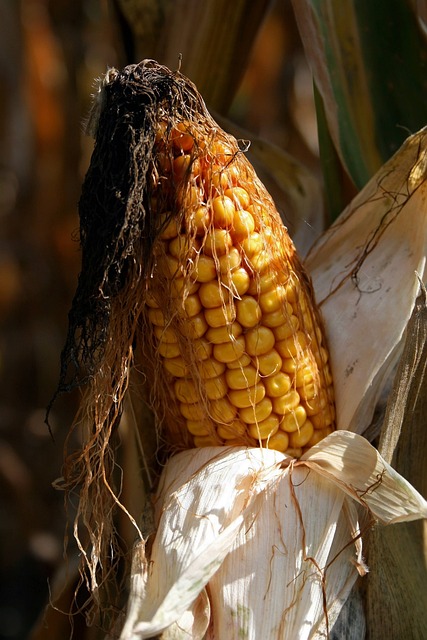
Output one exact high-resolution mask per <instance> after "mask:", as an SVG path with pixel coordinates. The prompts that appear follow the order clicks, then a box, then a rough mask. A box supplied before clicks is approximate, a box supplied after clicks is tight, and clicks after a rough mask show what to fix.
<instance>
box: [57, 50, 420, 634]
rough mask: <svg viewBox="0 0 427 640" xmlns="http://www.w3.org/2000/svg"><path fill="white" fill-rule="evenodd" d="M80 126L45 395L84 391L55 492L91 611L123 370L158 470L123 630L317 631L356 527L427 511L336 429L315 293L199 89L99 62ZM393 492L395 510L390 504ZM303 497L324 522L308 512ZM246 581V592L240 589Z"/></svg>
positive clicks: (337, 597)
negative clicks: (147, 421)
mask: <svg viewBox="0 0 427 640" xmlns="http://www.w3.org/2000/svg"><path fill="white" fill-rule="evenodd" d="M88 130H89V131H90V132H91V133H92V134H93V135H94V137H95V141H96V142H95V148H94V152H93V156H92V160H91V165H90V168H89V171H88V173H87V176H86V179H85V182H84V186H83V192H82V197H81V201H80V218H81V244H82V271H81V275H80V278H79V283H78V288H77V292H76V295H75V298H74V301H73V306H72V309H71V312H70V316H69V320H70V328H69V334H68V338H67V343H66V346H65V349H64V351H63V354H62V369H61V378H60V384H59V388H58V392H63V391H67V390H70V389H72V388H73V387H75V386H82V385H84V386H85V391H84V396H83V399H82V403H81V408H80V411H79V414H78V415H77V417H76V420H75V427H77V426H79V427H80V428H81V429H82V430H83V445H82V448H81V450H80V451H77V452H76V453H75V454H73V455H72V456H70V457H69V458H68V459H67V462H66V465H65V473H64V479H63V486H64V488H65V489H66V490H68V491H72V490H75V488H76V487H77V486H78V487H79V489H80V503H79V507H78V513H77V517H76V525H75V535H76V538H77V541H78V544H79V546H80V549H81V551H82V553H83V555H84V558H85V560H86V565H87V570H88V572H89V573H88V574H86V580H87V582H88V585H89V588H90V590H91V591H92V593H93V594H94V596H95V598H96V597H97V596H98V587H99V585H100V584H101V583H102V581H103V579H104V578H105V576H106V574H107V573H108V571H109V570H110V568H111V563H112V562H113V569H114V561H115V558H119V557H120V550H119V549H118V548H116V541H115V540H116V537H115V533H114V521H113V513H114V509H113V507H114V506H115V505H116V506H117V505H118V506H120V507H122V508H123V509H124V507H123V506H122V505H121V503H120V501H119V497H118V491H117V489H116V488H115V484H114V482H115V480H114V464H115V462H114V445H115V438H116V437H117V434H118V431H119V430H118V426H119V422H120V417H121V414H122V410H123V404H124V400H125V398H127V397H128V395H129V393H128V392H129V389H128V387H129V381H130V379H132V378H133V377H134V376H135V375H136V376H137V377H138V380H140V381H143V394H144V399H145V402H146V403H147V404H148V406H149V407H150V408H151V409H152V410H153V413H154V416H155V428H154V429H153V431H152V433H151V434H149V436H148V439H149V440H151V442H150V444H149V446H148V445H147V448H149V449H152V450H154V451H155V456H154V457H152V459H151V460H150V465H151V472H152V474H153V476H154V477H156V474H157V473H160V471H161V468H162V466H164V465H165V464H166V467H165V468H164V471H163V473H162V477H161V480H160V484H159V487H158V492H157V499H156V509H155V511H156V513H155V524H156V528H157V531H158V532H157V535H156V536H155V538H154V543H153V548H152V552H151V556H150V557H149V558H148V559H147V558H146V557H145V552H144V545H143V544H142V543H140V544H139V545H137V547H136V550H135V554H134V563H133V569H132V585H131V596H130V600H129V608H128V614H127V618H126V623H125V626H124V629H123V633H122V638H135V639H136V638H148V637H151V636H152V635H155V634H157V633H161V632H163V631H165V629H168V628H169V629H170V633H171V634H172V635H171V637H183V638H184V637H191V638H202V637H203V636H204V634H205V633H206V632H208V634H209V633H211V635H210V636H209V635H208V637H212V638H213V637H230V638H234V637H236V638H237V637H241V636H242V633H244V634H245V637H247V638H254V639H255V638H260V637H269V638H296V637H298V638H305V637H307V638H308V637H314V634H315V633H318V632H319V633H326V634H327V633H328V630H329V625H330V623H331V621H333V620H334V619H336V616H337V615H338V612H339V610H340V608H341V606H342V604H343V602H344V601H345V598H346V596H347V594H348V592H349V590H350V588H351V585H352V584H353V582H354V579H355V578H354V577H353V573H356V572H352V574H351V577H350V575H349V569H348V568H349V567H351V566H352V565H351V562H353V563H354V564H355V565H356V566H357V567H358V570H359V573H361V574H363V573H365V571H366V566H365V564H364V561H363V557H362V550H361V541H360V535H361V527H362V524H363V523H364V525H367V524H368V523H370V522H371V519H372V517H373V516H375V518H377V519H380V520H382V521H383V522H391V521H397V520H399V518H400V519H412V518H415V517H421V516H422V515H424V516H425V515H426V513H427V510H426V503H425V501H423V499H422V498H421V496H419V494H417V493H416V492H415V491H414V490H413V489H412V487H410V485H408V484H407V483H405V481H404V480H403V479H402V478H400V477H399V476H398V475H397V474H395V473H394V472H393V470H392V469H391V468H390V467H388V466H387V465H386V463H385V462H383V461H381V459H380V457H379V456H378V454H377V452H376V451H375V450H374V449H373V447H371V446H370V445H369V444H368V443H367V441H365V440H363V438H361V437H360V436H357V435H355V434H352V433H347V432H343V431H338V432H335V427H336V416H335V408H334V392H333V385H332V376H331V368H330V364H329V360H330V359H329V355H328V348H327V344H326V339H325V334H324V330H323V326H322V320H321V318H320V314H319V312H318V310H317V308H316V306H315V303H314V295H313V289H312V285H311V281H310V279H309V277H308V276H307V274H306V272H305V271H304V269H303V267H302V265H301V263H300V261H299V259H298V257H297V255H296V253H295V248H294V246H293V244H292V242H291V240H290V238H289V236H288V234H287V231H286V228H285V226H284V225H283V223H282V221H281V219H280V216H279V214H278V212H277V210H276V208H275V206H274V203H273V202H272V200H271V198H270V196H269V195H268V193H267V192H266V190H265V188H264V186H263V185H262V184H261V182H260V181H259V180H258V178H257V176H256V174H255V172H254V170H253V168H252V166H251V165H250V163H249V162H248V160H247V157H246V154H245V151H246V149H247V144H246V143H244V142H242V141H240V142H238V141H236V140H235V139H234V138H233V137H232V136H230V135H228V134H226V133H225V132H224V131H222V129H221V128H220V127H219V126H218V125H217V124H216V123H215V121H214V120H213V119H212V117H211V116H210V115H209V113H208V111H207V109H206V107H205V105H204V102H203V100H202V98H201V96H200V95H199V94H198V92H197V90H196V88H195V87H194V85H193V84H192V83H191V82H190V81H189V80H188V79H186V78H185V77H184V76H183V75H181V74H180V73H179V72H176V73H173V72H171V71H169V70H168V69H166V68H165V67H162V66H160V65H158V64H157V63H155V62H154V61H144V62H142V63H140V64H139V65H132V66H130V67H126V68H125V69H124V70H123V71H121V72H117V71H116V70H113V69H112V70H110V71H109V72H108V73H107V75H106V77H105V79H104V81H103V83H102V86H101V87H100V91H99V93H98V95H97V97H96V100H95V104H94V108H93V111H92V113H91V116H90V118H89V122H88ZM321 251H322V247H321V249H320V252H321ZM340 259H343V260H344V259H345V257H343V255H342V256H340ZM359 268H360V265H359ZM346 281H347V278H346V277H344V278H343V279H342V282H343V283H345V282H346ZM350 282H351V279H350ZM334 284H335V285H336V289H340V286H339V284H338V279H337V280H336V282H334ZM413 290H414V285H413V284H412V285H411V291H412V293H411V295H412V297H413V295H414V293H413ZM359 294H360V292H359ZM325 297H326V298H327V294H326V296H325ZM362 306H363V305H362ZM326 308H328V304H327V302H326ZM402 330H403V329H402ZM356 369H357V367H356ZM139 393H140V389H139V388H138V397H140V396H139ZM139 426H140V427H141V425H139ZM343 426H345V425H341V428H342V427H343ZM355 430H356V429H355ZM344 434H346V435H344ZM144 438H147V435H146V433H145V434H144ZM153 442H154V445H153ZM143 446H145V442H143ZM180 452H181V453H180ZM343 452H346V454H345V460H346V464H344V462H343ZM350 452H351V453H350ZM350 467H351V468H350ZM358 473H359V474H360V479H359V478H358ZM331 479H332V481H331ZM116 482H117V480H116ZM119 482H120V480H119ZM399 483H400V484H399ZM154 484H155V483H154ZM397 486H399V489H398V491H397V490H396V487H397ZM150 488H153V487H150ZM372 488H375V490H377V493H375V492H374V491H373V490H372ZM395 490H396V491H397V494H396V495H397V497H396V501H397V504H398V505H399V506H398V507H397V506H396V505H395V506H394V507H393V508H392V509H391V510H390V511H387V509H385V508H384V507H383V506H382V501H384V499H385V496H389V494H390V493H391V492H393V491H395ZM371 494H372V495H371ZM322 496H323V497H322ZM350 498H351V499H350ZM318 501H319V503H320V502H322V504H323V503H324V506H325V513H326V515H325V516H323V515H322V516H320V515H319V514H318V513H317V510H316V513H315V515H314V516H312V515H311V514H312V510H313V509H314V508H315V505H316V504H317V502H318ZM355 503H358V504H359V505H362V506H363V507H364V508H365V510H366V514H365V515H364V516H362V520H360V517H359V515H358V512H357V508H356V507H355ZM291 506H292V508H291ZM288 507H289V509H288ZM142 509H143V507H142V506H141V511H142ZM189 514H190V515H191V516H192V517H191V518H190V520H191V522H189V519H188V516H189ZM215 514H216V515H215ZM291 514H292V515H291ZM128 515H129V517H130V518H131V519H132V521H133V522H134V523H135V525H136V524H137V523H136V522H135V521H134V520H133V518H132V516H130V514H128ZM137 517H138V519H139V515H138V516H137ZM325 518H326V520H325ZM285 523H286V524H285ZM82 525H83V527H84V528H85V529H86V532H85V534H84V535H85V537H86V536H87V537H88V542H89V544H86V543H83V542H82V539H83V536H82V533H81V531H80V530H81V526H82ZM136 528H137V529H138V527H136ZM258 534H259V535H258ZM140 535H141V536H142V534H140ZM310 536H312V538H310ZM142 537H143V536H142ZM262 539H263V540H264V542H262V544H261V542H260V540H262ZM350 542H353V543H354V545H350ZM141 545H142V546H141ZM273 549H276V550H277V552H275V553H273V554H272V550H273ZM352 549H353V550H352ZM354 549H355V551H356V553H354ZM88 550H89V551H88ZM353 556H354V557H353ZM338 557H339V558H340V559H341V561H342V562H344V563H345V568H344V569H343V565H342V562H341V564H340V563H339V562H336V559H337V558H338ZM150 559H151V565H150V567H151V568H150V569H149V568H148V567H149V565H148V560H150ZM261 565H262V566H263V567H264V568H261ZM238 567H240V569H237V568H238ZM242 567H243V568H244V567H247V571H249V572H252V571H255V573H256V574H257V576H258V578H257V580H258V582H256V583H255V582H254V583H253V584H252V580H250V579H247V580H244V579H243V577H242V576H240V577H239V570H240V571H241V568H242ZM250 567H252V568H250ZM103 572H104V573H103ZM236 572H237V573H236ZM326 572H327V573H328V581H326ZM244 574H245V570H244V571H243V575H244ZM248 575H249V573H248ZM232 576H233V578H235V579H234V580H233V579H232ZM204 587H206V589H205V588H204ZM270 590H272V591H271V592H270ZM259 593H262V594H263V596H262V598H260V601H259V604H258V606H256V605H254V603H253V597H254V595H256V597H259ZM271 593H273V594H274V595H271ZM278 593H280V594H282V595H281V597H280V598H277V594H278ZM225 611H231V614H230V615H231V618H230V616H228V617H227V615H223V613H224V612H225ZM230 620H232V621H233V625H234V626H233V625H232V626H231V627H230V624H231V622H230ZM266 625H267V626H266ZM266 629H267V630H268V631H267V632H266V633H267V635H265V631H266ZM322 629H323V631H322ZM208 630H210V631H208ZM174 634H177V635H174ZM224 634H225V635H224ZM319 637H320V636H319Z"/></svg>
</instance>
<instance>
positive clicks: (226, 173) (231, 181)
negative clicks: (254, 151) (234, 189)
mask: <svg viewBox="0 0 427 640" xmlns="http://www.w3.org/2000/svg"><path fill="white" fill-rule="evenodd" d="M230 160H231V156H230V157H229V158H228V161H227V168H226V169H222V170H219V167H218V165H216V166H215V171H214V172H213V173H212V186H213V187H216V188H218V189H220V190H224V189H228V188H229V187H231V186H232V185H235V184H237V182H238V181H239V177H240V170H239V167H238V166H236V165H235V164H231V163H230Z"/></svg>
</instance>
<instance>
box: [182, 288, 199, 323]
mask: <svg viewBox="0 0 427 640" xmlns="http://www.w3.org/2000/svg"><path fill="white" fill-rule="evenodd" d="M183 306H184V309H185V313H186V314H187V316H188V317H189V318H192V317H193V316H196V315H197V314H198V313H199V312H200V311H201V309H202V305H201V302H200V299H199V296H198V295H197V293H194V294H193V295H191V296H187V297H186V298H185V300H184V303H183Z"/></svg>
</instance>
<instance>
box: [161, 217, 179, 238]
mask: <svg viewBox="0 0 427 640" xmlns="http://www.w3.org/2000/svg"><path fill="white" fill-rule="evenodd" d="M170 215H171V214H170V213H164V214H163V215H162V218H164V220H163V222H162V227H161V230H160V234H159V238H160V239H161V240H172V238H175V237H176V236H177V235H178V232H179V224H178V220H177V219H176V218H175V217H172V218H171V217H170Z"/></svg>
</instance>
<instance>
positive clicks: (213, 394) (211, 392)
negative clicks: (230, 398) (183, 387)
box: [204, 374, 228, 400]
mask: <svg viewBox="0 0 427 640" xmlns="http://www.w3.org/2000/svg"><path fill="white" fill-rule="evenodd" d="M204 389H205V392H206V396H207V397H208V398H209V400H219V399H220V398H223V397H224V396H225V395H226V394H227V391H228V387H227V384H226V382H225V375H224V374H222V375H220V376H217V377H216V378H210V379H209V380H206V381H205V385H204Z"/></svg>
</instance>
